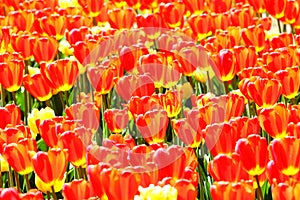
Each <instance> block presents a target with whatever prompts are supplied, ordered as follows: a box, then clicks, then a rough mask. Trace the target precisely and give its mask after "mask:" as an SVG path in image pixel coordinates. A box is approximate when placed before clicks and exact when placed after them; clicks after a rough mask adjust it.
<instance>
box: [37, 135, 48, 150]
mask: <svg viewBox="0 0 300 200" xmlns="http://www.w3.org/2000/svg"><path fill="white" fill-rule="evenodd" d="M36 144H37V148H38V149H39V150H41V151H47V150H48V146H47V145H46V143H45V141H44V140H43V139H42V138H41V139H39V141H38V142H37V143H36Z"/></svg>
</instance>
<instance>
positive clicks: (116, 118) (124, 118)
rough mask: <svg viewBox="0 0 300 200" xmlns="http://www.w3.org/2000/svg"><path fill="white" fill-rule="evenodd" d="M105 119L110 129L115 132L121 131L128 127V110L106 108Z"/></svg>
mask: <svg viewBox="0 0 300 200" xmlns="http://www.w3.org/2000/svg"><path fill="white" fill-rule="evenodd" d="M104 120H105V122H106V124H107V127H108V128H109V130H111V131H112V132H113V133H121V132H122V130H123V129H125V128H126V126H127V124H128V121H129V115H128V110H127V109H126V108H125V109H106V110H105V111H104Z"/></svg>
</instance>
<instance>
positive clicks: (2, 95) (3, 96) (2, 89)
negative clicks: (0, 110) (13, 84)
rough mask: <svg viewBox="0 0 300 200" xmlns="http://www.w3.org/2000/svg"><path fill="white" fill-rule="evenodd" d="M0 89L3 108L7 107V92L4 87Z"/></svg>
mask: <svg viewBox="0 0 300 200" xmlns="http://www.w3.org/2000/svg"><path fill="white" fill-rule="evenodd" d="M0 87H1V102H2V104H1V106H3V107H4V106H5V90H4V88H3V86H2V85H0Z"/></svg>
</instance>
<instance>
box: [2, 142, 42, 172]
mask: <svg viewBox="0 0 300 200" xmlns="http://www.w3.org/2000/svg"><path fill="white" fill-rule="evenodd" d="M36 151H37V147H36V141H35V140H34V139H27V138H25V139H22V140H19V141H18V143H10V144H7V145H6V146H5V147H4V149H3V153H2V154H3V156H4V158H5V159H6V160H7V162H8V163H9V165H10V166H11V167H12V168H13V169H14V170H15V171H16V172H17V173H19V174H21V175H25V174H29V173H30V172H32V171H33V165H32V162H31V158H32V157H33V155H34V154H35V152H36Z"/></svg>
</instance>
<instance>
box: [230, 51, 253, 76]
mask: <svg viewBox="0 0 300 200" xmlns="http://www.w3.org/2000/svg"><path fill="white" fill-rule="evenodd" d="M233 52H234V56H235V58H236V71H237V72H241V71H242V70H243V69H244V68H246V69H247V68H248V67H254V66H255V65H256V60H257V54H256V51H255V47H254V46H250V47H248V48H247V47H245V46H235V47H234V49H233Z"/></svg>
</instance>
